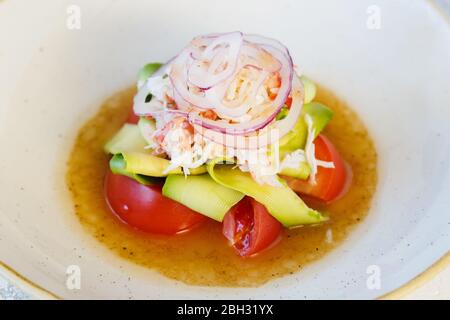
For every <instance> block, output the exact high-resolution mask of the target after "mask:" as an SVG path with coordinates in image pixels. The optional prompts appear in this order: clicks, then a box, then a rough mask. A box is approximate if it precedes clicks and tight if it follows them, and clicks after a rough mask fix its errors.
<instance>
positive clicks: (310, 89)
mask: <svg viewBox="0 0 450 320" xmlns="http://www.w3.org/2000/svg"><path fill="white" fill-rule="evenodd" d="M300 81H301V82H302V83H303V89H304V96H305V98H304V99H303V100H304V101H303V103H305V104H306V103H310V102H311V101H313V100H314V98H315V97H316V92H317V88H316V85H315V84H314V82H312V81H311V79H309V78H308V77H306V76H301V77H300Z"/></svg>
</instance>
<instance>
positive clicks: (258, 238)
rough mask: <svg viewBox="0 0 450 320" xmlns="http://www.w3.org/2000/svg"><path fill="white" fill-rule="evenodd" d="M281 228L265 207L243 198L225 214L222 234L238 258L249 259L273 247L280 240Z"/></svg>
mask: <svg viewBox="0 0 450 320" xmlns="http://www.w3.org/2000/svg"><path fill="white" fill-rule="evenodd" d="M282 231H283V226H282V225H281V223H280V222H278V220H276V219H275V218H274V217H272V216H271V215H270V214H269V212H268V211H267V209H266V207H264V205H262V204H261V203H259V202H257V201H256V200H254V199H252V198H249V197H245V198H243V199H242V200H241V201H240V202H239V203H237V204H236V205H235V206H234V207H233V208H231V209H230V211H228V212H227V214H226V215H225V218H224V221H223V234H224V235H225V237H226V238H227V239H228V240H229V241H230V242H231V244H232V245H233V247H234V249H235V250H236V251H237V253H238V254H239V255H240V256H243V257H250V256H254V255H256V254H258V253H259V252H261V251H263V250H265V249H268V248H270V247H272V246H273V245H275V244H276V243H277V241H278V240H279V239H280V238H281V234H282Z"/></svg>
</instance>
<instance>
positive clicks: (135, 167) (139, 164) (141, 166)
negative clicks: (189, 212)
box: [122, 152, 206, 177]
mask: <svg viewBox="0 0 450 320" xmlns="http://www.w3.org/2000/svg"><path fill="white" fill-rule="evenodd" d="M122 156H123V158H124V161H125V170H126V171H127V172H132V173H137V174H143V175H146V176H150V177H166V176H168V175H169V174H183V170H182V169H181V167H178V168H175V169H173V170H172V171H170V172H168V173H165V172H164V171H165V170H166V169H167V167H169V165H170V161H169V160H167V159H164V158H160V157H156V156H153V155H151V154H147V153H141V152H127V153H122ZM205 172H206V166H204V165H203V166H200V167H198V168H194V169H190V170H189V174H192V175H197V174H203V173H205Z"/></svg>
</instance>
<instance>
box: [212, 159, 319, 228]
mask: <svg viewBox="0 0 450 320" xmlns="http://www.w3.org/2000/svg"><path fill="white" fill-rule="evenodd" d="M222 161H223V159H220V158H219V159H215V160H213V161H210V162H209V163H208V164H207V170H208V173H209V174H210V176H211V177H212V178H213V179H214V180H215V181H216V182H217V183H219V184H221V185H223V186H225V187H227V188H230V189H234V190H237V191H239V192H241V193H243V194H245V195H247V196H250V197H252V198H254V199H255V200H257V201H258V202H260V203H262V204H263V205H264V206H265V207H266V208H267V210H268V211H269V213H270V214H271V215H272V216H273V217H274V218H275V219H277V220H278V221H280V222H281V223H282V224H283V225H284V226H285V227H289V228H291V227H296V226H299V225H305V224H317V223H321V222H323V221H326V220H327V218H326V217H324V216H323V215H322V214H321V213H319V212H318V211H316V210H313V209H311V208H309V207H308V206H307V205H306V204H305V203H304V202H303V200H302V199H301V198H300V197H299V196H298V195H297V194H296V193H295V192H294V191H292V190H291V189H290V188H289V187H288V186H287V185H286V183H285V182H284V181H283V180H281V179H279V181H280V183H281V184H282V185H281V186H280V187H276V186H272V185H268V184H263V185H261V184H258V183H257V182H256V181H255V180H254V179H253V178H252V177H251V175H250V174H249V173H247V172H242V171H241V170H240V169H238V168H234V167H233V165H217V163H220V162H222Z"/></svg>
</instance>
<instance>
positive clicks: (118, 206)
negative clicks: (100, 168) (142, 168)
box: [105, 171, 207, 235]
mask: <svg viewBox="0 0 450 320" xmlns="http://www.w3.org/2000/svg"><path fill="white" fill-rule="evenodd" d="M105 197H106V201H107V203H108V205H109V207H110V208H111V210H112V211H113V212H114V213H115V214H116V215H117V216H118V217H119V218H120V219H121V220H123V221H124V222H126V223H127V224H128V225H130V226H132V227H134V228H136V229H138V230H141V231H144V232H150V233H159V234H168V235H170V234H176V233H181V232H185V231H188V230H191V229H192V228H194V227H196V226H198V225H200V224H201V223H202V222H204V221H206V219H207V218H206V217H205V216H203V215H201V214H199V213H197V212H195V211H193V210H191V209H189V208H188V207H185V206H184V205H182V204H180V203H178V202H176V201H173V200H172V199H169V198H166V197H164V196H163V195H162V193H161V186H146V185H143V184H140V183H138V182H137V181H135V180H133V179H131V178H129V177H126V176H123V175H117V174H113V173H112V172H111V171H108V173H107V175H106V178H105Z"/></svg>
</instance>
